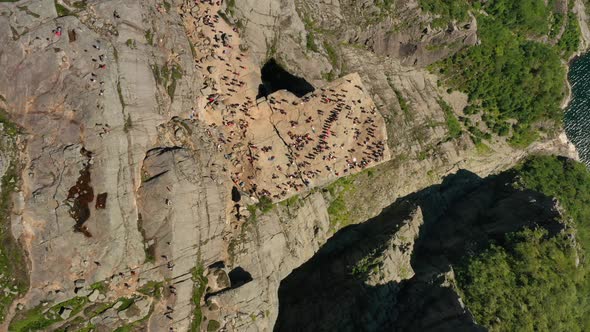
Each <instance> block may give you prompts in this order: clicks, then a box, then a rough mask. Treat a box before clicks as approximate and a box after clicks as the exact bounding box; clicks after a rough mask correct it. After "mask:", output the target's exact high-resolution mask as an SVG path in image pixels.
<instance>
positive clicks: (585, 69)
mask: <svg viewBox="0 0 590 332" xmlns="http://www.w3.org/2000/svg"><path fill="white" fill-rule="evenodd" d="M568 80H569V82H570V85H571V87H572V96H571V100H570V103H569V106H568V108H567V110H566V112H565V119H564V122H565V132H566V133H567V136H568V138H569V140H570V141H571V142H572V143H573V144H574V145H575V146H576V149H577V150H578V153H579V155H580V159H581V160H582V161H583V162H584V163H586V164H587V165H590V53H586V54H583V55H581V56H579V57H576V58H575V59H574V60H572V62H571V64H570V70H569V74H568Z"/></svg>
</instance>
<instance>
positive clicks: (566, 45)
mask: <svg viewBox="0 0 590 332" xmlns="http://www.w3.org/2000/svg"><path fill="white" fill-rule="evenodd" d="M580 39H581V32H580V24H579V22H578V19H577V17H576V14H574V13H569V14H568V18H567V25H566V26H565V31H564V32H563V35H562V36H561V39H560V40H559V41H558V42H557V47H558V48H559V50H560V51H561V55H562V57H564V58H565V59H569V58H570V57H571V56H572V55H573V54H574V53H575V52H576V51H577V50H578V47H579V46H580Z"/></svg>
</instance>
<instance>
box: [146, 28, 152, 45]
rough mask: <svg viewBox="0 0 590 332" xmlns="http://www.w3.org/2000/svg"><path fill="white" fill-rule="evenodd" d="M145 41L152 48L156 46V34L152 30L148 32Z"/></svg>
mask: <svg viewBox="0 0 590 332" xmlns="http://www.w3.org/2000/svg"><path fill="white" fill-rule="evenodd" d="M145 40H146V42H147V43H148V45H150V46H153V45H154V33H153V32H152V30H151V29H148V30H146V32H145Z"/></svg>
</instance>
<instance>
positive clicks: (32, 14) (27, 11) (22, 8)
mask: <svg viewBox="0 0 590 332" xmlns="http://www.w3.org/2000/svg"><path fill="white" fill-rule="evenodd" d="M16 8H18V9H19V10H22V11H24V12H25V13H27V14H28V15H31V16H33V17H34V18H39V17H41V15H39V14H37V13H35V12H32V11H31V10H29V7H27V6H16Z"/></svg>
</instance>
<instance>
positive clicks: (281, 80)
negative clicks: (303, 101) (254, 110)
mask: <svg viewBox="0 0 590 332" xmlns="http://www.w3.org/2000/svg"><path fill="white" fill-rule="evenodd" d="M260 73H261V79H262V84H260V86H259V87H258V96H256V98H257V99H258V98H261V97H267V96H268V95H270V94H272V93H274V92H276V91H279V90H287V91H289V92H291V93H292V94H294V95H296V96H297V97H300V98H301V97H303V96H305V95H306V94H308V93H310V92H313V91H315V89H314V87H313V85H311V84H309V82H307V81H306V80H305V79H304V78H301V77H297V76H295V75H293V74H291V73H289V72H288V71H286V70H285V69H284V68H283V67H281V65H279V64H278V63H277V62H276V61H275V59H270V60H268V61H267V62H266V63H265V64H264V66H263V67H262V69H261V70H260Z"/></svg>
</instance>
